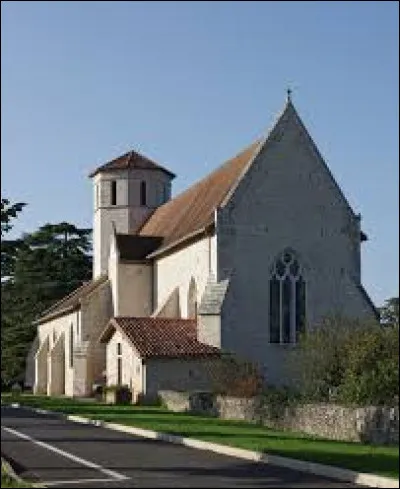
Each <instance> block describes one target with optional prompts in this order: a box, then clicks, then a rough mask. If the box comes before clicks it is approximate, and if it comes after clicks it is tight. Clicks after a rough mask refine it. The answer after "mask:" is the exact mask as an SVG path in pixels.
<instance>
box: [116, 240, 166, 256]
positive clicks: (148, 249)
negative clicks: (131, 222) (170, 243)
mask: <svg viewBox="0 0 400 489" xmlns="http://www.w3.org/2000/svg"><path fill="white" fill-rule="evenodd" d="M116 240H117V248H118V250H119V256H120V259H121V260H122V261H124V260H126V261H130V260H132V261H135V260H138V261H142V260H145V259H146V256H147V255H149V254H150V253H152V252H153V251H155V250H156V249H157V248H158V247H159V246H160V245H161V243H162V241H163V238H161V237H157V236H138V235H135V234H116Z"/></svg>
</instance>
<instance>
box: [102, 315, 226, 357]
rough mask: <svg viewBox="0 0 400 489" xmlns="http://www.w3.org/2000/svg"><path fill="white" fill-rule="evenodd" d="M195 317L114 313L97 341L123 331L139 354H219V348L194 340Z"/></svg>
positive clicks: (163, 355)
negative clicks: (113, 316)
mask: <svg viewBox="0 0 400 489" xmlns="http://www.w3.org/2000/svg"><path fill="white" fill-rule="evenodd" d="M196 328H197V325H196V320H194V319H180V318H159V317H157V318H152V317H115V318H113V319H111V320H110V322H109V323H108V325H107V326H106V328H105V329H104V331H103V333H102V334H101V336H100V341H101V342H103V343H106V342H107V341H108V340H109V339H110V338H111V336H112V335H113V333H114V331H115V330H116V329H119V330H120V331H122V332H123V333H124V334H125V335H126V337H127V338H128V339H129V341H130V342H131V343H132V345H133V346H134V348H135V349H136V350H137V352H138V353H139V355H140V356H141V357H142V358H197V357H208V356H217V355H220V349H219V348H216V347H214V346H210V345H206V344H204V343H200V342H199V341H197V333H196Z"/></svg>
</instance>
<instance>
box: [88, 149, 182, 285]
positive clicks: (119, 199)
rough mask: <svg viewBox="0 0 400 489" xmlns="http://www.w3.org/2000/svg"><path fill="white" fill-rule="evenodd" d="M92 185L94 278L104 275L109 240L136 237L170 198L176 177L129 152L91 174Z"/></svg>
mask: <svg viewBox="0 0 400 489" xmlns="http://www.w3.org/2000/svg"><path fill="white" fill-rule="evenodd" d="M89 176H90V178H91V179H92V182H93V195H94V219H93V221H94V222H93V279H96V278H97V277H99V276H100V275H102V274H106V273H107V267H108V254H109V246H110V237H111V233H112V229H113V227H112V226H113V225H112V223H114V225H115V229H116V232H117V233H121V234H135V233H136V232H137V231H138V230H139V229H140V227H141V226H142V224H143V223H144V222H145V221H146V220H147V219H148V217H149V216H150V215H151V214H152V212H153V211H154V210H155V209H156V208H157V207H159V206H161V205H163V204H165V202H167V201H168V200H170V198H171V181H172V180H173V179H174V178H175V175H174V174H173V173H172V172H170V171H169V170H166V169H165V168H163V167H162V166H160V165H158V164H157V163H155V162H153V161H151V160H149V159H148V158H146V157H144V156H142V155H140V154H139V153H137V152H135V151H130V152H129V153H126V154H124V155H122V156H120V157H119V158H116V159H114V160H112V161H110V162H108V163H106V164H105V165H102V166H100V167H99V168H97V169H96V170H95V171H94V172H92V173H91V174H90V175H89Z"/></svg>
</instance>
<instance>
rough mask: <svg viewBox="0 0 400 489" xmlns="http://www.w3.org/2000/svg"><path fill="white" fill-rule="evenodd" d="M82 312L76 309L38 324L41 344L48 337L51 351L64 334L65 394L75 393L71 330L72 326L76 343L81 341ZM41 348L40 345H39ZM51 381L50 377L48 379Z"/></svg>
mask: <svg viewBox="0 0 400 489" xmlns="http://www.w3.org/2000/svg"><path fill="white" fill-rule="evenodd" d="M80 325H81V314H80V311H74V312H72V313H70V314H66V315H65V316H61V317H59V318H56V319H53V320H52V321H48V322H46V323H44V324H40V325H39V326H38V330H37V331H38V339H39V344H40V345H42V344H43V343H44V342H45V341H46V338H48V341H49V350H50V351H51V350H52V349H53V347H54V345H55V343H56V341H57V340H58V338H59V337H60V335H61V334H64V358H65V382H64V385H65V395H67V396H72V395H73V379H74V371H73V367H71V363H70V330H71V328H72V331H73V338H74V343H79V342H80V340H81V331H80ZM39 349H40V346H39ZM48 380H49V381H50V379H48Z"/></svg>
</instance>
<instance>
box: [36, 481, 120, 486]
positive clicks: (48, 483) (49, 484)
mask: <svg viewBox="0 0 400 489" xmlns="http://www.w3.org/2000/svg"><path fill="white" fill-rule="evenodd" d="M110 480H111V479H76V480H67V481H49V482H39V483H38V484H33V486H34V487H53V486H61V485H62V486H63V485H65V484H87V483H89V482H110Z"/></svg>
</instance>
